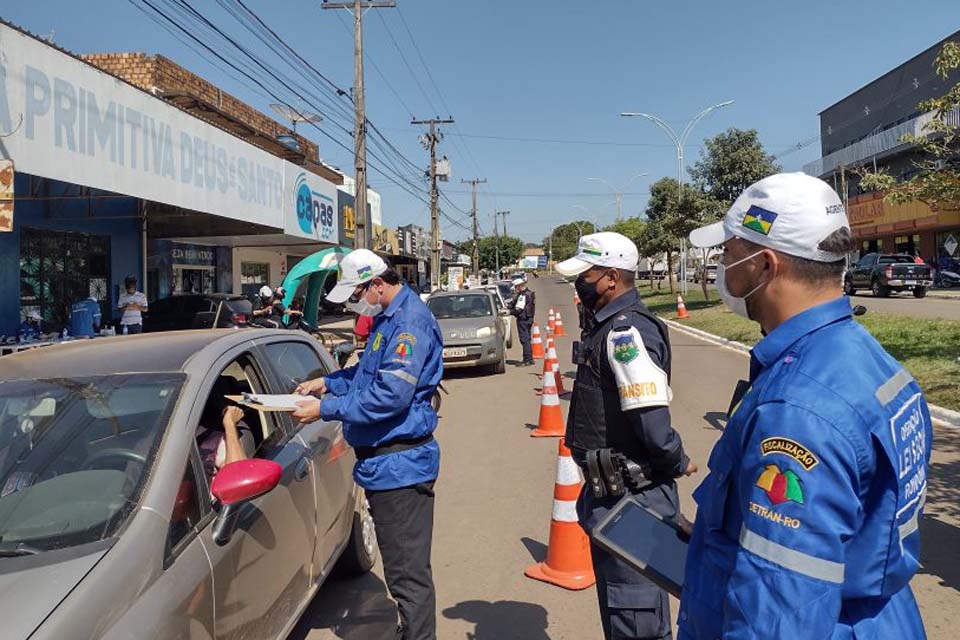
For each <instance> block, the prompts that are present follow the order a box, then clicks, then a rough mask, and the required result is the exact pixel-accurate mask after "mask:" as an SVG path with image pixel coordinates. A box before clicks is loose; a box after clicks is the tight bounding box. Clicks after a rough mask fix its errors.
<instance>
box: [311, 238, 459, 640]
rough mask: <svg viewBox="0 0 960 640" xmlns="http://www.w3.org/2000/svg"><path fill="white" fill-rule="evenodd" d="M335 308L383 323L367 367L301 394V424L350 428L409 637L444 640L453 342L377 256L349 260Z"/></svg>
mask: <svg viewBox="0 0 960 640" xmlns="http://www.w3.org/2000/svg"><path fill="white" fill-rule="evenodd" d="M327 299H328V300H330V301H331V302H333V303H336V304H340V303H343V302H345V301H346V302H347V306H348V308H349V309H350V310H352V311H354V312H355V313H358V314H360V315H362V316H364V315H365V316H372V317H373V318H374V321H373V327H372V329H371V335H372V337H371V338H370V340H369V341H368V342H367V347H366V350H365V352H364V355H363V359H362V360H361V361H360V364H358V365H354V366H352V367H348V368H346V369H340V370H339V371H336V372H334V373H332V374H330V375H328V376H327V377H325V378H317V379H315V380H310V381H308V382H305V383H303V384H301V385H300V386H298V387H297V389H296V391H297V393H301V394H313V395H317V396H322V398H321V399H320V400H316V399H311V400H309V401H305V402H301V403H299V405H300V408H299V409H298V410H297V411H296V412H294V413H293V417H294V418H296V419H298V420H300V421H301V422H312V421H314V420H317V419H318V418H322V419H324V420H331V421H339V422H342V423H343V433H344V437H345V438H346V440H347V442H348V443H349V444H350V445H352V446H353V447H354V451H355V453H356V456H357V463H356V466H354V471H353V476H354V479H355V480H356V482H357V484H358V485H360V486H361V487H363V489H364V490H365V492H366V497H367V501H368V503H369V505H370V512H371V515H372V516H373V521H374V525H375V528H376V533H377V542H378V544H379V546H380V555H381V556H382V558H383V569H384V577H385V578H386V581H387V588H388V589H389V590H390V595H391V596H392V597H393V599H394V600H395V601H396V602H397V605H398V607H399V613H400V623H401V624H400V628H399V630H398V633H399V635H400V637H401V638H403V640H433V639H434V638H436V594H435V592H434V586H433V574H432V570H431V567H430V549H431V543H432V539H433V505H434V483H435V482H436V479H437V474H438V472H439V468H440V447H439V446H438V445H437V442H436V441H435V440H434V439H433V430H434V429H435V428H436V426H437V414H436V412H435V411H434V409H433V407H432V406H431V404H430V399H431V398H432V397H433V394H434V392H435V390H436V388H437V385H438V384H439V382H440V379H441V377H442V376H443V337H442V335H441V334H440V327H439V325H438V324H437V321H436V320H435V319H434V317H433V314H431V313H430V310H429V309H428V308H427V306H426V305H425V304H424V303H423V302H422V301H421V300H420V297H419V296H418V295H416V294H415V293H413V292H412V291H411V290H410V288H409V287H404V286H403V285H402V284H401V281H400V277H399V276H398V275H397V273H396V272H395V271H394V270H392V269H390V268H389V267H388V266H387V264H386V263H385V262H384V261H383V259H382V258H380V257H379V256H378V255H377V254H375V253H373V252H372V251H368V250H366V249H357V250H355V251H353V252H352V253H350V254H348V255H347V256H345V257H344V258H343V261H342V262H341V263H340V277H339V280H338V281H337V285H336V286H335V287H334V288H333V289H332V290H331V291H330V293H329V294H328V295H327Z"/></svg>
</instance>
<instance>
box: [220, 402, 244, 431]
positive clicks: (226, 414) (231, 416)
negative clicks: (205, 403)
mask: <svg viewBox="0 0 960 640" xmlns="http://www.w3.org/2000/svg"><path fill="white" fill-rule="evenodd" d="M241 420H243V409H241V408H240V407H238V406H236V405H230V406H229V407H227V408H226V409H224V410H223V424H224V426H226V425H227V424H228V423H229V424H230V425H233V426H236V424H237V423H238V422H240V421H241Z"/></svg>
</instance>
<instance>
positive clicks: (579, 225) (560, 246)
mask: <svg viewBox="0 0 960 640" xmlns="http://www.w3.org/2000/svg"><path fill="white" fill-rule="evenodd" d="M595 231H596V229H595V228H594V226H593V223H592V222H588V221H585V220H577V221H575V222H568V223H567V224H562V225H560V226H559V227H555V228H554V230H553V232H552V233H551V234H550V235H549V236H547V237H546V238H544V239H543V246H544V247H547V249H548V250H549V247H550V239H551V238H553V260H555V261H557V262H560V261H561V260H566V259H567V258H570V257H573V255H574V254H576V253H577V244H578V241H579V239H580V235H581V232H583V235H587V234H590V233H594V232H595Z"/></svg>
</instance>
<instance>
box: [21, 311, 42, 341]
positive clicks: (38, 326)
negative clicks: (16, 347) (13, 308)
mask: <svg viewBox="0 0 960 640" xmlns="http://www.w3.org/2000/svg"><path fill="white" fill-rule="evenodd" d="M43 333H44V331H43V317H42V316H41V315H40V312H39V311H37V310H36V309H34V310H32V311H30V313H28V314H27V317H26V318H24V320H23V322H22V323H20V328H18V329H17V340H18V341H20V342H30V341H31V340H39V339H40V338H42V337H43Z"/></svg>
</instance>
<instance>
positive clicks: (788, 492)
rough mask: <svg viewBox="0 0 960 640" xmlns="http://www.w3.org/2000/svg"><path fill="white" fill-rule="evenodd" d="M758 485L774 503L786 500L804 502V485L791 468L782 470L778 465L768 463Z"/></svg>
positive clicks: (758, 480)
mask: <svg viewBox="0 0 960 640" xmlns="http://www.w3.org/2000/svg"><path fill="white" fill-rule="evenodd" d="M757 486H758V487H760V488H761V489H763V490H764V491H765V492H766V494H767V497H768V498H769V499H770V502H772V503H773V504H782V503H784V502H796V503H797V504H803V487H802V486H801V483H800V478H798V477H797V474H795V473H794V472H793V471H791V470H790V469H787V470H786V471H783V472H781V471H780V467H778V466H777V465H775V464H768V465H767V466H766V468H765V469H764V470H763V473H761V474H760V477H759V478H758V479H757Z"/></svg>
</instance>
